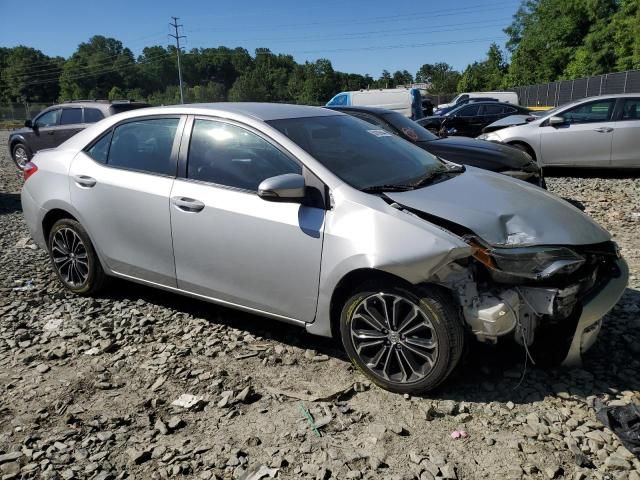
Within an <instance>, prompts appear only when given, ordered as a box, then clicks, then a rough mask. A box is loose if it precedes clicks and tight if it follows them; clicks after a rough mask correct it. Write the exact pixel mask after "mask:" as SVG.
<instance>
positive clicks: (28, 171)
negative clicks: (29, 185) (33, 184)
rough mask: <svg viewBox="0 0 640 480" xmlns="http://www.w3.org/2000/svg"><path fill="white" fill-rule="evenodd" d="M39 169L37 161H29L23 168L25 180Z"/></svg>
mask: <svg viewBox="0 0 640 480" xmlns="http://www.w3.org/2000/svg"><path fill="white" fill-rule="evenodd" d="M37 171H38V166H37V165H36V164H35V163H32V162H27V163H26V164H25V166H24V168H23V169H22V176H23V177H24V181H25V182H26V181H27V179H28V178H29V177H30V176H31V175H33V174H34V173H36V172H37Z"/></svg>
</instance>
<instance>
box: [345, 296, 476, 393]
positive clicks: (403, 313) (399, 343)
mask: <svg viewBox="0 0 640 480" xmlns="http://www.w3.org/2000/svg"><path fill="white" fill-rule="evenodd" d="M340 320H341V324H340V329H341V336H342V342H343V344H344V347H345V350H346V351H347V354H348V355H349V358H350V359H351V361H352V362H353V363H354V364H355V365H356V366H357V367H358V368H359V369H360V370H361V371H362V372H363V373H364V374H365V375H366V376H367V377H369V378H370V379H371V380H372V381H373V382H374V383H376V384H377V385H378V386H380V387H382V388H384V389H387V390H390V391H392V392H398V393H420V392H425V391H427V390H431V389H433V388H435V387H437V386H438V385H439V384H440V383H441V382H443V381H444V380H445V379H446V378H447V376H448V375H449V374H450V373H451V371H452V370H453V369H454V367H455V366H456V365H457V363H458V361H459V360H460V357H461V355H462V349H463V345H464V329H463V326H462V321H461V319H460V316H459V314H458V310H457V308H456V306H455V305H454V303H453V300H452V299H451V298H450V297H449V296H448V295H446V294H445V293H444V292H443V291H441V290H440V289H437V288H434V287H419V288H411V289H407V288H402V287H397V286H383V285H374V284H369V285H364V286H363V287H362V288H360V289H358V293H356V294H355V295H353V296H352V297H351V298H350V299H349V300H347V302H346V303H345V305H344V307H343V309H342V315H341V319H340Z"/></svg>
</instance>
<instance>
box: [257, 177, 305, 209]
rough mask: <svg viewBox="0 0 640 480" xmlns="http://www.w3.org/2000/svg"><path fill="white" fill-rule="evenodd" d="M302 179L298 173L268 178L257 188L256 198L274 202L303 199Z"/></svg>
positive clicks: (303, 183) (303, 186) (303, 185)
mask: <svg viewBox="0 0 640 480" xmlns="http://www.w3.org/2000/svg"><path fill="white" fill-rule="evenodd" d="M305 190H306V189H305V181H304V177H303V176H302V175H300V174H298V173H285V174H284V175H277V176H275V177H270V178H267V179H265V180H263V181H262V182H260V185H259V186H258V196H259V197H260V198H263V199H264V200H271V201H275V202H283V201H296V200H302V199H303V198H304V197H305Z"/></svg>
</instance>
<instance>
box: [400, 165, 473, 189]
mask: <svg viewBox="0 0 640 480" xmlns="http://www.w3.org/2000/svg"><path fill="white" fill-rule="evenodd" d="M465 170H466V169H465V168H464V166H457V165H452V166H449V167H447V168H446V170H435V171H433V172H429V173H428V174H426V175H425V176H424V177H422V178H420V179H418V181H416V182H413V183H412V184H411V186H412V187H413V188H420V187H424V186H425V185H429V184H431V183H433V182H434V181H435V180H436V179H438V178H440V177H442V176H443V175H451V174H456V173H462V172H464V171H465Z"/></svg>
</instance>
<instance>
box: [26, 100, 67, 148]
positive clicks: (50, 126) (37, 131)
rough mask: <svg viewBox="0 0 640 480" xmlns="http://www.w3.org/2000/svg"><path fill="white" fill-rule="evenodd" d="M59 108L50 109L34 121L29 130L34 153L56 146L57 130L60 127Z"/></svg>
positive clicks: (29, 138)
mask: <svg viewBox="0 0 640 480" xmlns="http://www.w3.org/2000/svg"><path fill="white" fill-rule="evenodd" d="M61 111H62V110H61V109H59V108H56V109H53V110H48V111H46V112H43V113H41V114H40V115H38V116H37V117H36V118H35V120H34V121H33V129H32V130H31V132H29V134H28V137H27V142H28V143H29V147H30V148H31V151H32V152H33V153H36V152H37V151H38V150H42V149H44V148H54V147H56V146H57V145H56V139H55V135H56V131H57V130H58V128H60V127H59V126H58V125H59V122H60V112H61Z"/></svg>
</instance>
